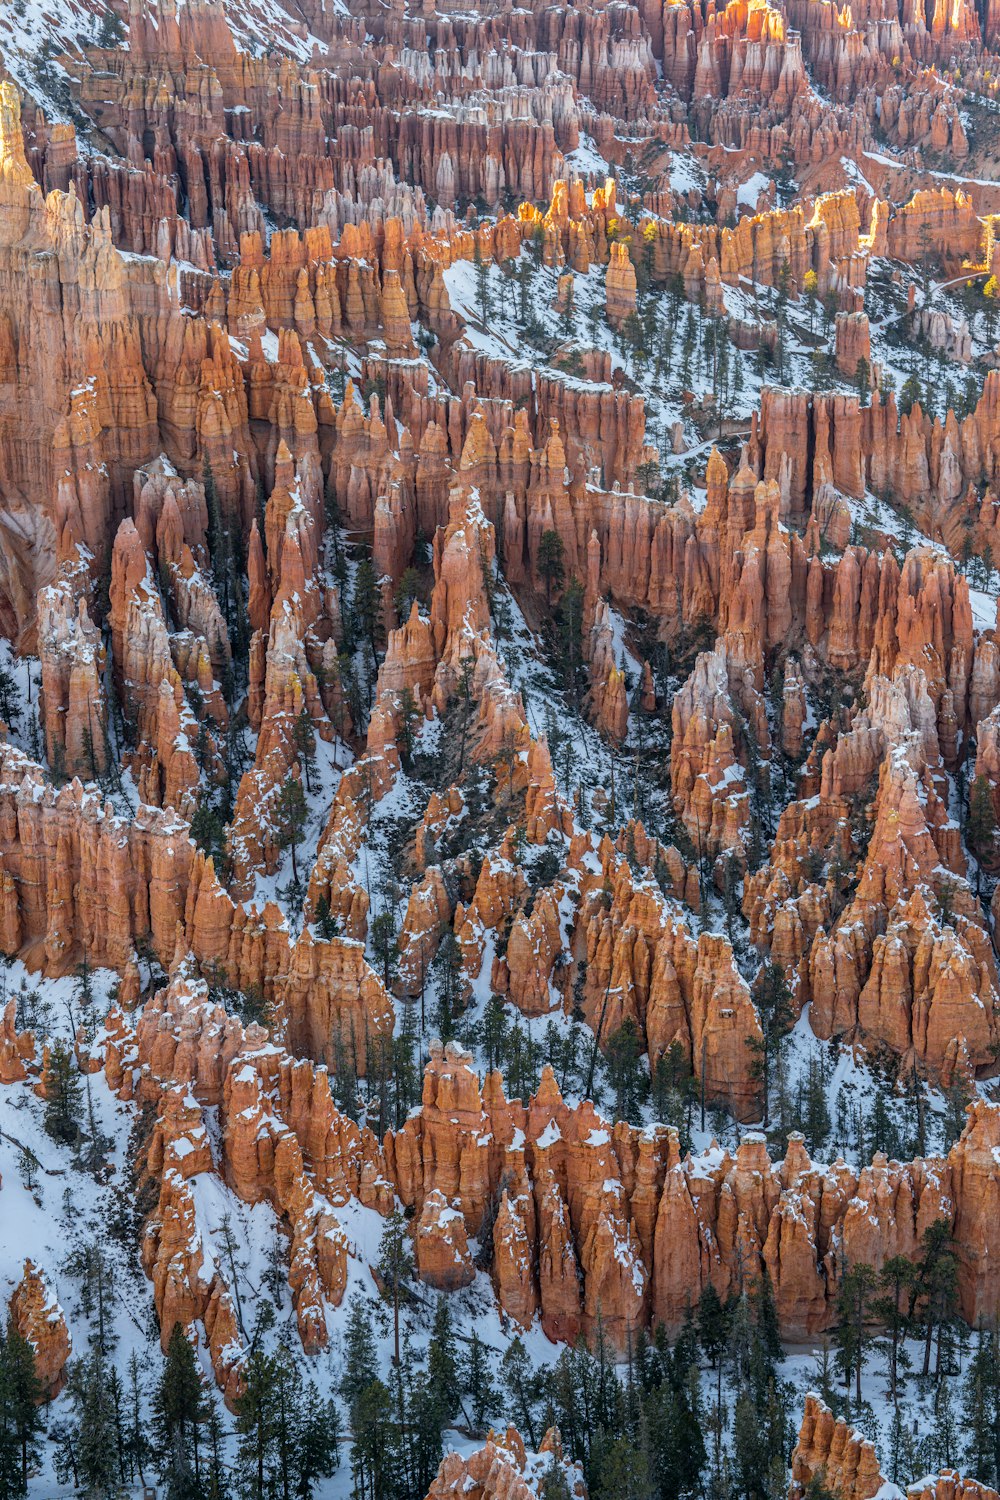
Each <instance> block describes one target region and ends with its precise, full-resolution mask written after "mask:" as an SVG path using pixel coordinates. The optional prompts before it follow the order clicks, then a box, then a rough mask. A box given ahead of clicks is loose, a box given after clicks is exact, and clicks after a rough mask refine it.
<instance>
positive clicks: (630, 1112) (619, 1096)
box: [604, 1016, 649, 1125]
mask: <svg viewBox="0 0 1000 1500" xmlns="http://www.w3.org/2000/svg"><path fill="white" fill-rule="evenodd" d="M604 1067H605V1071H606V1074H607V1079H608V1083H609V1085H610V1087H611V1089H612V1091H613V1093H614V1096H615V1104H614V1113H615V1119H616V1120H629V1121H630V1122H631V1123H632V1124H633V1125H634V1124H637V1123H639V1121H640V1120H641V1117H642V1105H643V1102H644V1100H645V1098H646V1096H647V1094H648V1092H649V1078H648V1076H647V1074H646V1072H645V1070H644V1068H643V1065H642V1061H641V1054H640V1050H639V1035H638V1033H637V1031H636V1029H635V1022H634V1021H633V1020H632V1018H631V1017H630V1016H628V1017H626V1018H625V1020H624V1021H623V1022H622V1024H621V1026H619V1028H618V1030H617V1031H615V1032H612V1034H611V1036H609V1037H608V1041H607V1048H606V1050H605V1055H604Z"/></svg>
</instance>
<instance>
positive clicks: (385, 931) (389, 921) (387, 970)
mask: <svg viewBox="0 0 1000 1500" xmlns="http://www.w3.org/2000/svg"><path fill="white" fill-rule="evenodd" d="M371 944H372V954H373V956H374V958H375V962H376V964H377V965H378V967H379V968H380V969H381V971H382V982H383V983H384V985H385V987H386V989H388V988H389V986H390V985H391V983H392V980H393V977H394V975H395V973H396V970H397V968H398V967H399V944H398V943H397V941H396V920H395V917H394V916H393V914H392V912H391V911H381V912H379V914H378V916H377V917H376V918H375V920H374V921H373V922H372V928H371Z"/></svg>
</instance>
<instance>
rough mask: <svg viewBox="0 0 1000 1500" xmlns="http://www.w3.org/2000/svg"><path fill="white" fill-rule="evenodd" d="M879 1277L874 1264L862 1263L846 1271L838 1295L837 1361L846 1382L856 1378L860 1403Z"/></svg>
mask: <svg viewBox="0 0 1000 1500" xmlns="http://www.w3.org/2000/svg"><path fill="white" fill-rule="evenodd" d="M877 1283H878V1278H877V1276H876V1273H875V1271H874V1270H873V1269H872V1267H871V1266H869V1265H865V1264H864V1262H860V1263H859V1264H858V1265H855V1266H851V1267H850V1268H849V1269H848V1270H847V1271H845V1272H844V1275H843V1278H842V1280H841V1283H840V1291H839V1293H838V1295H837V1327H836V1329H835V1331H834V1342H835V1344H836V1347H837V1364H838V1368H839V1370H840V1373H841V1375H842V1377H843V1381H844V1385H845V1386H848V1387H849V1386H850V1383H851V1376H852V1375H853V1377H854V1399H855V1401H856V1402H857V1404H858V1405H859V1406H860V1404H861V1376H862V1373H863V1371H864V1367H865V1361H866V1359H867V1355H868V1345H869V1338H868V1330H867V1322H868V1319H869V1317H870V1315H871V1310H872V1307H871V1305H872V1301H873V1298H874V1295H875V1289H876V1286H877Z"/></svg>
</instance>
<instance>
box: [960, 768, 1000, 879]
mask: <svg viewBox="0 0 1000 1500" xmlns="http://www.w3.org/2000/svg"><path fill="white" fill-rule="evenodd" d="M996 831H997V820H996V814H995V813H994V811H993V797H992V794H991V791H990V784H989V782H988V781H987V779H986V777H985V776H977V777H976V779H975V780H974V781H973V783H972V785H971V786H970V788H969V814H968V817H967V819H966V824H965V836H966V838H967V839H968V841H969V847H970V848H971V849H972V852H973V854H974V855H975V856H976V859H977V861H986V862H988V861H989V860H990V859H991V858H992V856H993V852H994V844H995V841H996ZM979 883H980V875H979V869H978V866H977V870H976V894H977V895H978V894H979Z"/></svg>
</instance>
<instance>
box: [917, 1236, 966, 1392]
mask: <svg viewBox="0 0 1000 1500" xmlns="http://www.w3.org/2000/svg"><path fill="white" fill-rule="evenodd" d="M921 1246H922V1251H923V1253H922V1255H921V1257H920V1260H919V1262H918V1263H917V1274H916V1279H915V1283H914V1288H913V1292H911V1299H914V1298H915V1299H916V1300H917V1301H919V1302H921V1303H922V1317H923V1324H924V1359H923V1370H922V1374H923V1375H925V1376H926V1375H929V1374H930V1370H931V1353H932V1350H933V1349H934V1345H935V1335H936V1336H937V1343H936V1347H937V1356H936V1360H935V1375H938V1376H939V1375H940V1374H941V1352H942V1342H943V1337H944V1332H945V1329H946V1327H947V1326H948V1324H949V1322H950V1320H951V1318H952V1317H953V1315H954V1310H955V1305H956V1302H957V1300H958V1265H957V1262H956V1259H955V1248H954V1245H953V1244H952V1239H951V1225H950V1223H949V1221H948V1220H947V1219H936V1220H935V1221H934V1223H933V1224H929V1225H928V1226H927V1228H926V1229H925V1230H924V1233H923V1237H922V1240H921Z"/></svg>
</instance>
